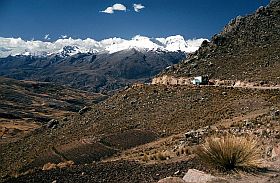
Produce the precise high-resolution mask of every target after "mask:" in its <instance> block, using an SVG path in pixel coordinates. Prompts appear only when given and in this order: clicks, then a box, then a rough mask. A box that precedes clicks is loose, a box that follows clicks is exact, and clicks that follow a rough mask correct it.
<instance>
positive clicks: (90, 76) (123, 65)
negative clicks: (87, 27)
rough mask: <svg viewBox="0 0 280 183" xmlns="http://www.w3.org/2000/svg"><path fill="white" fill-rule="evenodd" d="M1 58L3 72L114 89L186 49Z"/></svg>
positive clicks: (179, 56) (177, 58)
mask: <svg viewBox="0 0 280 183" xmlns="http://www.w3.org/2000/svg"><path fill="white" fill-rule="evenodd" d="M74 49H75V48H73V47H67V48H65V49H64V50H63V52H61V54H53V55H50V56H46V57H41V56H30V55H28V56H25V55H19V56H9V57H6V58H0V76H5V77H10V78H15V79H29V80H37V81H47V82H54V83H58V84H64V85H68V86H71V87H74V88H79V89H83V90H88V91H94V92H99V91H111V90H115V89H118V88H120V87H123V86H126V85H129V84H131V83H134V82H137V81H142V82H145V81H148V80H149V79H151V78H152V77H153V76H155V75H156V74H158V73H159V72H160V71H161V70H162V69H164V68H166V67H167V66H170V65H172V64H176V63H178V62H179V61H181V60H183V59H185V58H186V53H185V52H180V51H178V52H166V51H160V50H155V51H145V50H144V51H143V50H138V49H135V48H132V49H127V50H123V51H119V52H115V53H112V54H109V53H103V54H94V53H77V54H74V55H72V56H69V55H68V54H69V52H71V51H73V50H74Z"/></svg>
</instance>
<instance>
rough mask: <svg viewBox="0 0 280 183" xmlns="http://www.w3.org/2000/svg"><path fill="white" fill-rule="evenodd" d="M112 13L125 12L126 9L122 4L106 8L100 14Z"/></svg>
mask: <svg viewBox="0 0 280 183" xmlns="http://www.w3.org/2000/svg"><path fill="white" fill-rule="evenodd" d="M114 11H126V7H125V6H124V5H123V4H119V3H117V4H114V5H113V6H110V7H107V8H106V9H105V10H104V11H101V12H102V13H108V14H113V13H114Z"/></svg>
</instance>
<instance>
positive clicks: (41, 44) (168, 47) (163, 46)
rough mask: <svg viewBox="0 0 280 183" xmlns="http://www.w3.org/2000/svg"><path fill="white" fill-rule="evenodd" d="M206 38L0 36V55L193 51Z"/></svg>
mask: <svg viewBox="0 0 280 183" xmlns="http://www.w3.org/2000/svg"><path fill="white" fill-rule="evenodd" d="M204 40H206V39H202V38H200V39H192V40H185V39H184V37H183V36H180V35H176V36H170V37H167V38H148V37H144V36H139V35H138V36H135V37H133V38H132V39H131V40H126V39H122V38H116V37H115V38H109V39H104V40H101V41H96V40H94V39H91V38H87V39H84V40H82V39H73V38H71V37H70V38H65V39H58V40H56V41H54V42H47V41H35V40H31V41H25V40H23V39H21V38H3V37H0V57H2V58H3V57H7V56H9V55H12V56H14V55H35V56H48V55H52V54H59V55H61V56H71V55H75V54H77V53H110V54H112V53H115V52H118V51H122V50H126V49H132V48H134V49H137V50H140V51H141V50H145V51H150V50H151V51H168V52H177V51H181V52H185V53H191V52H194V51H196V50H197V49H198V48H199V46H200V45H201V43H202V42H203V41H204Z"/></svg>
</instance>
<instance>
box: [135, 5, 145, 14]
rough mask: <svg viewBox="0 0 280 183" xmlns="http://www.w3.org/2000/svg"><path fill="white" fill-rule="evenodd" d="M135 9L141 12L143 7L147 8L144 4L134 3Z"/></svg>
mask: <svg viewBox="0 0 280 183" xmlns="http://www.w3.org/2000/svg"><path fill="white" fill-rule="evenodd" d="M133 8H134V11H136V12H140V10H141V9H143V8H145V6H143V5H142V4H133Z"/></svg>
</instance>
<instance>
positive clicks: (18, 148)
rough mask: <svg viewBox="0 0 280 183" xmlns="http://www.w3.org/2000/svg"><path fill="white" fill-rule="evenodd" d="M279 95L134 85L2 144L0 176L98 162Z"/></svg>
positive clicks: (267, 103) (270, 102)
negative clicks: (50, 165) (67, 163)
mask: <svg viewBox="0 0 280 183" xmlns="http://www.w3.org/2000/svg"><path fill="white" fill-rule="evenodd" d="M278 95H279V90H254V89H242V88H241V89H239V88H236V89H233V88H215V87H209V88H208V87H205V88H190V87H185V86H181V87H166V86H162V87H159V86H135V87H133V88H130V89H127V90H124V91H122V92H120V93H118V94H116V95H115V96H113V97H111V98H109V99H107V100H106V101H104V102H102V103H99V104H97V105H95V106H93V107H92V110H90V111H88V112H86V113H85V114H83V115H74V116H68V117H67V120H66V121H64V120H59V125H58V127H57V128H55V129H45V128H42V129H39V130H37V131H35V132H33V133H32V134H31V135H29V136H28V137H25V138H24V139H21V140H18V141H17V142H15V143H10V144H4V145H2V147H1V159H0V161H1V165H2V166H1V172H2V176H3V175H6V174H9V173H11V172H13V171H19V172H20V171H21V172H22V171H23V172H24V171H26V170H28V169H30V168H34V167H42V166H43V165H44V164H47V163H48V162H53V163H59V162H60V161H64V160H65V159H67V160H72V161H74V162H75V163H76V164H84V163H90V162H92V161H100V160H102V159H104V158H106V157H108V156H109V157H110V156H112V155H117V154H118V153H121V152H123V151H124V150H126V149H129V148H132V147H135V146H139V145H141V144H144V143H147V142H151V141H155V140H157V139H158V140H160V139H161V138H163V137H168V136H170V135H173V134H178V133H184V132H186V131H188V130H191V129H198V128H201V127H204V126H207V125H212V124H216V123H220V122H223V120H226V119H228V120H230V119H232V118H234V117H238V116H241V115H247V114H250V113H251V112H254V111H258V110H262V109H265V110H267V109H269V108H271V107H273V106H274V107H277V106H279V98H277V97H275V96H278ZM127 139H129V141H127ZM34 147H36V148H34ZM161 147H162V146H161Z"/></svg>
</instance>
